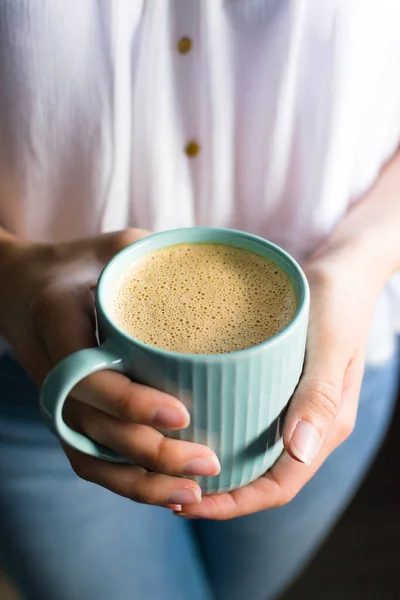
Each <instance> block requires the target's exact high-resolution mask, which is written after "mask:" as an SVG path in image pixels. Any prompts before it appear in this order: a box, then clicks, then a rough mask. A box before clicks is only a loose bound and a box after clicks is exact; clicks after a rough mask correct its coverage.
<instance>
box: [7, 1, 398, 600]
mask: <svg viewBox="0 0 400 600" xmlns="http://www.w3.org/2000/svg"><path fill="white" fill-rule="evenodd" d="M399 18H400V6H399V4H398V3H395V2H390V0H386V1H385V2H383V4H382V2H381V3H380V4H379V6H378V4H377V3H376V2H374V1H373V0H366V1H365V2H363V3H357V2H355V1H354V2H352V1H348V0H329V1H328V2H325V3H324V4H323V8H322V5H321V3H317V2H313V1H312V0H292V1H290V0H284V1H278V0H247V1H246V0H227V1H225V2H222V0H215V1H214V0H203V1H202V0H191V1H190V2H189V1H187V0H170V1H168V2H160V1H159V2H156V1H147V2H145V1H144V0H137V1H136V2H129V1H128V0H114V1H113V2H111V1H108V2H107V1H106V0H104V1H101V2H96V1H95V0H86V1H85V2H80V1H79V0H71V1H70V2H69V3H64V2H61V0H41V2H35V3H31V2H28V0H18V1H15V0H1V2H0V61H1V63H0V65H1V66H0V69H1V71H0V73H1V82H2V86H1V89H0V168H1V173H0V224H1V226H2V230H1V242H0V281H1V295H0V333H1V334H2V335H3V337H4V338H5V339H6V340H7V343H8V346H6V347H4V349H3V351H2V356H1V369H0V385H1V387H0V389H1V404H0V407H1V408H0V461H1V462H0V468H1V471H0V475H1V477H0V533H1V535H0V552H1V564H2V566H3V568H5V569H6V570H7V571H8V573H9V574H10V576H11V577H12V578H13V579H14V581H15V582H16V584H17V585H18V587H19V588H20V589H21V590H22V592H23V594H24V595H25V597H26V598H28V599H29V600H33V599H35V600H37V599H40V600H43V599H47V598H48V599H57V600H82V599H85V600H92V599H94V598H96V600H103V599H104V600H109V599H110V598H113V599H115V600H127V599H128V598H129V599H130V598H138V599H140V600H147V599H151V600H153V599H156V598H157V600H164V599H165V600H170V599H172V598H173V599H174V600H177V599H184V600H187V598H191V599H193V600H208V599H209V598H218V599H223V600H225V599H228V598H229V599H230V600H232V599H240V600H242V599H243V598H247V599H254V600H261V599H265V598H268V599H270V598H273V597H276V596H277V595H278V594H279V593H280V592H281V591H282V590H283V589H284V588H285V587H286V586H287V585H288V584H289V583H290V581H291V580H292V579H293V577H294V576H295V575H296V574H297V573H298V572H299V570H300V569H301V568H302V567H303V566H304V565H305V564H306V563H307V561H308V560H309V559H310V557H311V556H312V554H313V553H314V552H315V551H316V549H317V548H318V546H319V545H320V543H321V541H322V540H323V538H324V537H325V536H326V535H327V533H328V531H329V530H330V528H331V527H332V526H333V524H334V523H335V520H336V519H337V518H338V516H339V515H340V513H341V512H342V511H343V509H344V508H345V506H346V505H347V503H348V502H349V500H350V498H351V497H352V495H353V494H354V492H355V490H356V489H357V486H358V485H359V482H360V480H361V478H362V477H363V475H364V474H365V472H366V470H367V468H368V465H369V464H370V462H371V460H372V459H373V457H374V455H375V453H376V451H377V449H378V447H379V445H380V443H381V441H382V439H383V436H384V434H385V431H386V427H387V424H388V421H389V418H390V415H391V412H392V408H393V404H394V397H395V388H396V369H397V354H396V352H395V324H394V318H395V316H396V315H395V313H394V312H392V310H393V304H394V303H393V294H394V289H395V281H394V279H393V277H392V276H393V274H394V273H395V272H396V271H397V270H398V269H399V265H400V244H399V241H398V233H397V232H398V230H399V227H400V204H399V202H398V199H397V195H398V190H399V189H400V155H399V154H398V153H397V146H398V143H399V139H400V80H399V78H398V76H397V65H398V64H399V60H400V38H399V36H398V31H397V23H398V22H399ZM194 224H197V225H218V226H222V227H235V228H239V229H244V230H248V231H251V232H253V233H256V234H259V235H262V236H264V237H266V238H269V239H271V240H272V241H274V242H276V243H278V244H279V245H281V246H283V247H284V248H286V249H287V250H288V251H289V252H291V253H292V254H294V255H295V256H296V257H297V258H298V259H299V260H300V261H302V263H303V264H304V266H305V269H306V272H307V275H308V277H309V281H310V285H311V294H312V310H311V320H310V327H309V335H308V345H307V359H306V364H305V368H304V373H303V377H302V379H301V381H300V383H299V386H298V388H297V390H296V393H295V395H294V397H293V399H292V401H291V404H290V408H289V411H288V413H287V416H286V420H285V425H284V432H283V436H284V443H285V448H286V451H285V452H284V454H283V455H282V456H281V458H280V459H279V460H278V462H277V463H276V465H275V466H274V467H273V468H272V469H271V470H270V471H269V472H268V473H266V474H265V475H264V476H263V477H261V478H260V479H259V480H257V481H256V482H254V483H252V484H250V485H249V486H247V487H245V488H243V489H240V490H237V491H236V492H233V493H230V494H221V495H219V496H210V497H204V498H201V492H200V489H199V488H198V487H197V486H196V484H195V483H193V485H192V486H191V487H190V488H189V489H187V488H186V489H181V488H182V483H181V482H182V480H181V479H180V478H179V477H177V475H180V474H182V473H183V472H184V473H188V474H194V473H196V474H200V473H201V474H212V473H215V472H216V470H217V469H218V466H217V463H216V461H215V455H214V453H213V451H212V450H210V449H208V448H205V447H203V446H200V445H195V444H185V443H184V442H178V441H165V440H164V438H163V437H162V435H161V434H160V433H158V431H157V430H156V429H157V427H162V426H168V427H176V428H179V427H182V426H184V425H185V422H186V421H187V415H186V413H185V410H184V408H183V406H182V405H181V404H180V403H179V402H178V401H177V400H176V399H174V398H172V397H170V396H167V395H165V394H161V393H159V392H156V391H154V390H150V389H147V388H144V387H142V386H139V385H138V384H135V383H132V382H130V381H129V380H128V379H126V378H125V377H124V376H122V375H120V374H115V373H108V372H102V373H99V374H96V375H93V376H91V377H90V378H88V379H87V380H86V381H85V382H84V383H83V384H82V385H80V386H78V387H77V388H76V390H75V391H74V394H73V398H71V399H70V401H69V405H68V419H69V420H70V422H71V423H72V424H73V425H74V426H75V427H76V428H78V429H80V430H82V431H84V432H85V433H87V434H88V435H89V436H91V437H92V438H94V439H96V440H97V441H99V442H103V443H107V445H108V446H110V447H112V448H117V447H118V448H119V449H121V444H123V445H124V447H123V451H124V452H125V454H126V455H127V456H129V457H131V458H133V459H134V460H136V461H137V462H139V464H140V465H142V466H140V467H133V466H132V467H131V466H129V467H128V466H121V465H115V464H109V463H106V462H102V461H97V460H95V459H93V458H90V457H87V456H83V455H80V454H79V453H77V452H74V451H72V450H71V449H70V448H67V447H64V448H61V447H60V446H59V444H58V442H57V440H56V439H55V438H54V437H53V436H52V434H50V433H49V432H48V431H47V430H46V429H45V427H44V426H43V424H42V423H41V420H40V415H39V410H38V405H37V403H38V393H37V387H36V386H40V385H41V383H42V382H43V379H44V377H45V376H46V374H47V373H48V371H49V370H50V369H51V367H52V366H53V365H54V364H56V363H57V362H58V361H59V360H60V359H61V358H62V357H64V356H66V355H68V354H70V353H71V352H74V351H75V350H77V349H79V348H84V347H87V346H91V345H94V344H95V343H96V342H95V337H94V333H93V320H92V300H91V294H90V289H91V286H92V285H93V284H94V283H95V281H96V277H97V276H98V274H99V271H100V269H101V267H102V266H103V265H104V263H105V262H107V260H108V259H110V257H112V256H113V255H114V254H115V253H116V252H117V251H118V250H120V249H121V248H122V247H124V246H125V245H127V244H129V243H131V242H133V241H134V240H135V239H137V238H138V237H140V236H142V235H144V234H145V232H144V231H143V230H138V229H129V227H141V228H143V229H146V230H149V231H157V230H162V229H168V228H173V227H182V226H190V225H194ZM112 231H119V233H107V232H112ZM389 279H390V282H389ZM388 282H389V283H388ZM365 361H366V369H365V375H364V380H363V371H364V365H365ZM20 365H22V366H20ZM23 368H24V369H25V370H26V371H27V372H28V373H29V375H30V377H28V375H26V374H25V372H24V371H23ZM33 382H34V383H33ZM35 384H36V385H35ZM360 389H361V394H360ZM357 410H358V417H357V423H356V414H357ZM123 434H124V435H123ZM350 434H351V435H350ZM121 440H125V441H124V442H122V441H121ZM345 440H347V441H345ZM343 442H344V443H343ZM336 448H337V450H336V452H334V453H333V451H334V450H335V449H336ZM71 466H72V469H71ZM147 469H149V470H151V471H154V472H155V474H152V475H149V473H148V471H147ZM73 471H75V473H76V474H77V475H78V476H79V477H77V476H76V475H75V474H74V473H73ZM93 484H97V485H93ZM99 486H101V487H99ZM101 488H105V489H101ZM132 500H134V501H135V502H132ZM137 502H139V503H142V504H138V503H137ZM166 507H167V508H166ZM173 512H175V514H176V516H175V515H174V514H173ZM185 517H198V518H199V520H188V519H187V518H185ZM237 517H244V518H237ZM222 521H225V522H222Z"/></svg>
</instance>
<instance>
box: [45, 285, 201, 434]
mask: <svg viewBox="0 0 400 600" xmlns="http://www.w3.org/2000/svg"><path fill="white" fill-rule="evenodd" d="M92 316H93V304H92V297H91V294H90V290H89V289H88V288H84V287H82V286H81V287H78V288H75V289H74V290H68V291H67V290H64V289H55V288H54V289H53V290H51V291H49V292H48V294H47V295H46V297H45V298H44V299H42V304H41V305H40V306H39V307H37V309H36V313H35V319H36V320H35V324H36V327H37V328H38V330H39V331H41V332H43V333H42V338H43V339H44V340H45V346H46V348H47V353H48V357H49V362H50V363H51V364H53V365H54V364H57V363H58V362H59V361H60V360H62V359H63V358H65V356H68V355H69V354H72V353H73V352H76V351H78V350H81V349H83V348H87V347H93V346H96V345H97V342H96V337H95V334H94V322H93V318H92ZM72 396H73V397H74V398H76V399H78V400H80V401H81V402H85V403H87V404H90V405H91V406H94V407H96V408H99V409H100V410H103V411H105V412H107V413H108V414H110V415H113V416H115V417H118V418H120V419H126V420H128V421H136V422H138V423H144V424H148V425H153V426H155V427H160V428H165V429H181V428H184V427H187V426H188V425H189V422H190V416H189V413H188V411H187V410H186V408H185V406H184V405H183V404H182V403H181V402H180V401H179V400H177V399H176V398H173V397H172V396H169V395H168V394H164V393H162V392H159V391H156V390H153V389H151V388H148V387H145V386H143V385H139V384H137V383H133V382H132V381H131V380H130V379H128V378H127V377H125V376H124V375H121V374H120V373H113V372H110V371H101V372H99V373H95V374H93V375H90V376H89V377H87V378H86V379H84V380H82V381H81V382H80V383H79V384H78V385H77V386H76V387H75V388H74V390H73V391H72Z"/></svg>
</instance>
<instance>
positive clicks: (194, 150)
mask: <svg viewBox="0 0 400 600" xmlns="http://www.w3.org/2000/svg"><path fill="white" fill-rule="evenodd" d="M185 152H186V154H187V155H188V156H189V158H194V157H195V156H197V155H198V153H199V152H200V146H199V144H198V143H197V142H189V143H188V144H186V146H185Z"/></svg>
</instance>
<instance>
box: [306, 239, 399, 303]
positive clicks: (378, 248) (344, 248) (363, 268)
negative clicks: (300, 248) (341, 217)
mask: <svg viewBox="0 0 400 600" xmlns="http://www.w3.org/2000/svg"><path fill="white" fill-rule="evenodd" d="M396 268H397V265H396V261H395V260H394V258H393V256H392V255H391V253H390V252H387V251H386V248H385V245H383V244H379V238H377V237H376V236H375V232H368V231H367V232H363V234H361V235H341V232H340V231H339V230H338V231H334V232H333V234H332V235H331V236H329V237H328V238H327V239H326V240H325V241H324V242H323V244H321V246H320V247H319V248H318V249H317V251H316V252H315V253H314V254H312V255H311V256H310V257H309V259H308V260H307V262H306V265H305V271H306V273H307V276H308V278H309V279H310V280H311V281H319V280H321V279H324V278H326V277H331V276H334V277H335V278H336V277H339V278H340V279H342V278H343V277H344V276H346V278H350V279H351V282H352V286H357V287H359V286H361V288H365V287H367V289H368V291H369V292H370V293H371V294H372V295H378V294H379V292H380V291H381V290H382V288H383V287H384V285H385V284H386V282H387V280H388V279H389V278H390V276H391V275H392V274H393V273H394V272H395V271H396Z"/></svg>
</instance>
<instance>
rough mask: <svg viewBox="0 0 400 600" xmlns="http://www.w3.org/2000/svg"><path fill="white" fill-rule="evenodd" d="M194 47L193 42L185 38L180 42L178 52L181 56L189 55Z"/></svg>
mask: <svg viewBox="0 0 400 600" xmlns="http://www.w3.org/2000/svg"><path fill="white" fill-rule="evenodd" d="M192 46H193V42H192V40H191V39H190V38H188V37H183V38H181V39H180V40H179V42H178V52H179V53H180V54H188V53H189V52H190V51H191V49H192Z"/></svg>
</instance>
